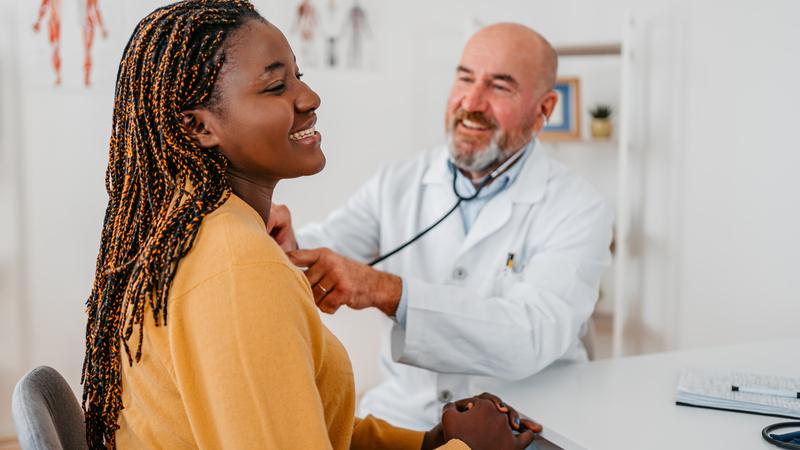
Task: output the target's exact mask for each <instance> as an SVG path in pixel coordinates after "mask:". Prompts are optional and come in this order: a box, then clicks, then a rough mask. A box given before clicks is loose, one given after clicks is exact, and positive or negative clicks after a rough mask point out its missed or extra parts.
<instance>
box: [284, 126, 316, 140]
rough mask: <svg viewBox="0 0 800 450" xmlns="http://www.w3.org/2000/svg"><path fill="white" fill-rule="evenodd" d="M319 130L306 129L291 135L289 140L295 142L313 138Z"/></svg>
mask: <svg viewBox="0 0 800 450" xmlns="http://www.w3.org/2000/svg"><path fill="white" fill-rule="evenodd" d="M316 132H317V130H316V129H315V128H314V127H311V128H306V129H305V130H300V131H298V132H295V133H292V134H290V135H289V139H291V140H293V141H299V140H300V139H303V138H307V137H309V136H313V135H314V133H316Z"/></svg>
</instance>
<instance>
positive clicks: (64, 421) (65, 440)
mask: <svg viewBox="0 0 800 450" xmlns="http://www.w3.org/2000/svg"><path fill="white" fill-rule="evenodd" d="M11 413H12V415H13V417H14V424H15V425H16V428H17V439H18V440H19V445H20V448H21V449H22V450H72V449H80V450H84V449H88V446H87V444H86V427H85V425H84V423H83V410H81V407H80V404H78V400H77V399H76V398H75V395H74V394H73V393H72V389H70V387H69V385H68V384H67V382H66V380H64V378H63V377H62V376H61V374H59V373H58V371H56V370H55V369H53V368H52V367H47V366H40V367H37V368H35V369H33V370H31V371H30V372H28V374H27V375H25V376H24V377H22V379H20V380H19V382H18V383H17V386H16V387H15V388H14V395H13V396H12V399H11Z"/></svg>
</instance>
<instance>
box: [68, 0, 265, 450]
mask: <svg viewBox="0 0 800 450" xmlns="http://www.w3.org/2000/svg"><path fill="white" fill-rule="evenodd" d="M248 20H261V21H265V20H264V19H263V18H262V17H261V16H260V15H259V14H258V12H256V10H255V8H254V7H253V5H252V4H250V2H249V1H247V0H184V1H181V2H178V3H174V4H171V5H167V6H164V7H162V8H159V9H157V10H155V11H153V12H152V13H150V14H149V15H148V16H147V17H145V18H144V19H142V21H141V22H139V24H138V25H137V26H136V29H135V30H134V32H133V35H132V36H131V38H130V40H129V41H128V44H127V46H126V47H125V51H124V52H123V55H122V60H121V61H120V65H119V71H118V72H117V84H116V91H115V99H114V116H113V122H112V129H111V139H110V144H109V161H108V168H107V170H106V180H105V186H106V191H107V192H108V197H109V199H108V207H107V209H106V213H105V218H104V221H103V231H102V236H101V244H100V251H99V254H98V256H97V266H96V270H95V278H94V284H93V286H92V292H91V294H90V296H89V299H88V300H87V303H86V312H87V315H88V322H87V324H86V355H85V359H84V363H83V370H82V373H81V383H82V384H83V409H84V412H85V416H86V419H85V420H86V437H87V440H88V443H89V447H90V448H92V449H95V448H104V447H105V448H111V449H113V448H115V447H116V441H115V432H116V430H117V429H118V428H119V425H117V420H118V418H119V412H120V410H121V409H122V408H123V405H122V378H121V364H122V358H123V357H122V352H121V347H124V349H125V356H126V357H127V361H128V364H130V365H131V366H132V365H133V363H134V360H135V361H136V362H138V361H139V360H140V358H141V355H142V336H143V331H144V330H143V325H144V316H145V309H149V310H150V313H152V316H153V319H154V322H155V324H156V326H159V325H162V324H163V325H166V323H167V299H168V297H169V291H170V285H171V282H172V279H173V277H174V275H175V271H176V269H177V266H178V262H179V261H180V259H181V258H182V257H183V256H184V255H186V254H187V252H188V251H189V250H190V249H191V247H192V243H193V241H194V239H195V237H196V236H197V232H198V229H199V227H200V222H201V221H202V220H203V217H205V216H206V215H207V214H209V213H210V212H212V211H214V210H215V209H216V208H218V207H219V206H220V205H222V204H223V203H224V202H225V201H226V200H227V199H228V196H229V195H230V188H229V187H228V185H227V183H226V178H225V172H226V169H227V166H228V162H227V159H226V158H225V157H224V156H223V155H222V153H221V152H220V151H219V150H218V149H203V148H200V146H199V145H198V144H197V143H196V142H195V141H194V140H192V139H191V138H190V137H189V136H188V135H187V132H186V131H185V128H184V127H183V124H182V114H181V113H182V111H186V110H188V109H190V108H194V107H199V106H202V107H207V108H216V107H217V106H218V103H219V102H220V94H219V92H218V89H215V83H216V80H217V79H218V77H219V74H220V71H221V69H222V67H223V64H224V61H225V45H226V44H225V40H226V37H227V36H229V35H231V34H232V33H233V31H235V30H237V29H238V28H239V27H241V26H242V25H243V24H244V23H245V22H247V21H248ZM136 328H138V342H137V343H136V348H135V350H136V351H135V353H132V351H131V347H130V346H129V340H130V338H131V336H132V335H133V332H134V329H136Z"/></svg>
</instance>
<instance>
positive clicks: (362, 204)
mask: <svg viewBox="0 0 800 450" xmlns="http://www.w3.org/2000/svg"><path fill="white" fill-rule="evenodd" d="M384 171H385V170H384ZM384 171H380V172H379V173H378V174H376V175H375V176H373V177H372V178H371V179H369V180H368V181H367V182H366V183H365V184H364V185H363V186H362V187H361V188H360V189H359V190H358V191H356V193H355V194H353V196H352V197H350V199H349V200H348V201H347V203H346V204H345V206H344V207H342V208H339V209H336V210H334V211H333V212H332V213H330V214H329V215H328V217H327V218H326V219H325V220H324V221H323V222H321V223H313V224H308V225H306V226H304V227H302V228H301V229H299V230H298V231H297V233H296V235H297V244H298V247H300V248H305V249H311V248H318V247H327V248H330V249H331V250H333V251H335V252H336V253H339V254H340V255H344V256H346V257H348V258H352V259H355V260H357V261H360V262H367V261H370V260H372V259H374V258H376V257H377V256H378V251H379V238H380V221H379V211H380V195H379V193H380V187H381V183H382V180H383V179H384V175H383V174H384Z"/></svg>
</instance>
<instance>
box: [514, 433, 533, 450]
mask: <svg viewBox="0 0 800 450" xmlns="http://www.w3.org/2000/svg"><path fill="white" fill-rule="evenodd" d="M535 437H536V434H534V432H533V431H531V430H525V431H523V432H521V433H520V434H518V435H517V437H516V439H517V448H518V449H520V450H523V449H525V448H527V447H528V446H529V445H531V442H533V438H535Z"/></svg>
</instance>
